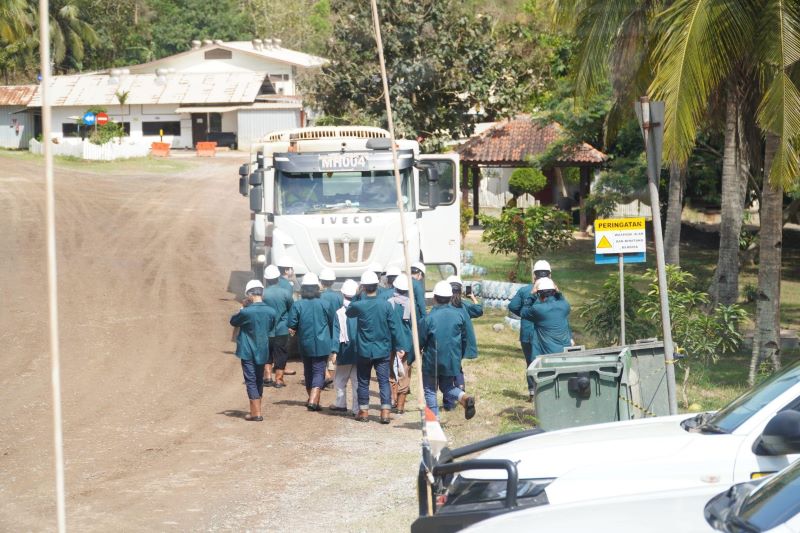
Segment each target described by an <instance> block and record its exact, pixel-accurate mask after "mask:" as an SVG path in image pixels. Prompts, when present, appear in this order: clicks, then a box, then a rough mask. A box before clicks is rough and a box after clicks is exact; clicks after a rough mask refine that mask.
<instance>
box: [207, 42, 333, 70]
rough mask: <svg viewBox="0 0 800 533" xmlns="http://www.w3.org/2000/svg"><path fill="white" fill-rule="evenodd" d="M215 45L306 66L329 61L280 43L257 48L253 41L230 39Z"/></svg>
mask: <svg viewBox="0 0 800 533" xmlns="http://www.w3.org/2000/svg"><path fill="white" fill-rule="evenodd" d="M213 46H219V47H221V48H230V49H234V50H240V51H242V52H247V53H249V54H255V55H257V56H261V57H263V58H264V59H272V60H273V61H280V62H282V63H290V64H292V65H296V66H298V67H304V68H313V67H320V66H322V65H324V64H325V63H327V62H328V60H327V59H325V58H322V57H318V56H313V55H311V54H306V53H304V52H298V51H297V50H289V49H288V48H283V47H282V46H280V45H271V46H270V45H263V46H262V47H261V48H260V49H257V48H256V47H255V46H254V45H253V43H252V42H251V41H228V42H224V43H222V44H221V45H213Z"/></svg>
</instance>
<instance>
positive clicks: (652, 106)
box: [634, 96, 678, 415]
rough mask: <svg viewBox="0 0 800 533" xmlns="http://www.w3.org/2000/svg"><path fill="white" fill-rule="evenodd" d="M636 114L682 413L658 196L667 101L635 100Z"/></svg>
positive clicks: (668, 358) (673, 401)
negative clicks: (641, 138)
mask: <svg viewBox="0 0 800 533" xmlns="http://www.w3.org/2000/svg"><path fill="white" fill-rule="evenodd" d="M634 106H635V111H636V117H637V118H638V119H639V126H640V127H641V129H642V136H643V137H644V148H645V153H646V155H647V188H648V189H649V191H650V209H651V210H652V212H653V240H654V242H655V249H656V267H657V270H658V294H659V298H660V300H661V329H662V332H663V335H664V363H665V364H666V366H667V397H668V398H669V413H670V414H671V415H676V414H678V400H677V397H676V396H675V365H674V363H675V358H674V356H673V354H674V353H675V347H674V344H673V342H672V321H671V319H670V315H669V298H668V295H667V271H666V264H665V261H664V237H663V235H662V233H661V211H660V209H659V206H660V205H661V203H660V202H659V199H658V178H659V176H660V175H661V152H662V147H663V144H664V102H651V101H650V99H649V98H648V97H646V96H642V97H641V98H639V101H638V102H636V104H634Z"/></svg>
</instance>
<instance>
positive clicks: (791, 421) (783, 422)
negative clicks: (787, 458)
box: [754, 409, 800, 455]
mask: <svg viewBox="0 0 800 533" xmlns="http://www.w3.org/2000/svg"><path fill="white" fill-rule="evenodd" d="M754 451H755V453H756V455H788V454H793V453H800V412H798V411H794V410H791V409H790V410H787V411H781V412H780V413H778V414H776V415H775V416H773V417H772V420H770V421H769V422H767V425H766V427H764V431H763V432H762V433H761V437H760V438H759V439H758V440H757V441H756V446H755V450H754Z"/></svg>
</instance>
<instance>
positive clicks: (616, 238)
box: [594, 217, 647, 255]
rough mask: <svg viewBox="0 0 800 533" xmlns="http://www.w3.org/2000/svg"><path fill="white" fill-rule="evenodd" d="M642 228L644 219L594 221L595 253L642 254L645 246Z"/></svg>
mask: <svg viewBox="0 0 800 533" xmlns="http://www.w3.org/2000/svg"><path fill="white" fill-rule="evenodd" d="M644 227H645V226H644V217H636V218H607V219H598V220H595V221H594V229H595V231H594V243H595V244H594V245H595V253H596V254H600V255H603V254H633V253H643V252H644V251H645V249H646V244H647V243H646V240H645V229H644Z"/></svg>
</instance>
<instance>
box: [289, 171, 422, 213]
mask: <svg viewBox="0 0 800 533" xmlns="http://www.w3.org/2000/svg"><path fill="white" fill-rule="evenodd" d="M410 177H411V172H410V169H404V170H403V171H401V174H400V178H401V180H402V191H403V204H404V207H405V209H409V210H410V209H411V207H412V203H411V197H410V195H409V193H408V191H409V190H410V189H411V187H410V184H411V178H410ZM396 191H397V189H396V188H395V183H394V173H393V171H391V170H378V171H344V172H310V173H309V172H303V173H289V172H281V173H280V174H279V177H278V211H279V212H280V213H282V214H284V215H302V214H309V213H363V212H370V211H396V210H397V192H396Z"/></svg>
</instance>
